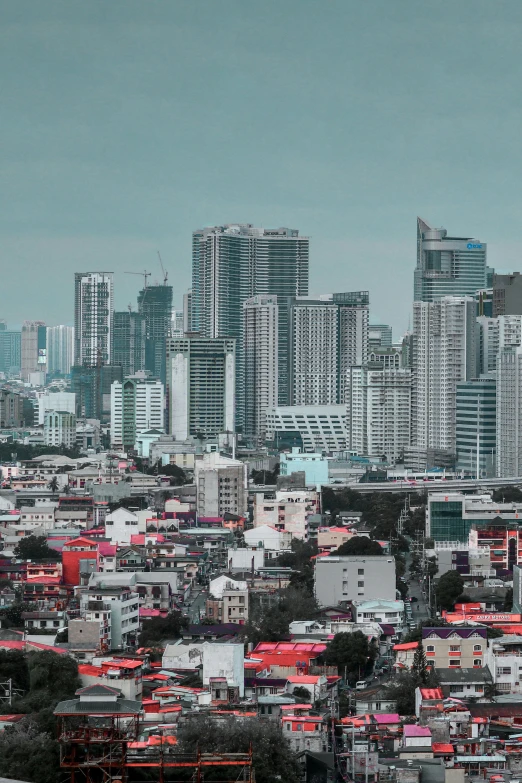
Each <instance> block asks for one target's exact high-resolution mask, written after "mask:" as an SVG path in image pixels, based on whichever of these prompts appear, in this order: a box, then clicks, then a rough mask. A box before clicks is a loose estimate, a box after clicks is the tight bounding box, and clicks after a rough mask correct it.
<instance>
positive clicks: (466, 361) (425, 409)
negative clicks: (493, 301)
mask: <svg viewBox="0 0 522 783" xmlns="http://www.w3.org/2000/svg"><path fill="white" fill-rule="evenodd" d="M476 312H477V302H476V301H475V300H474V299H473V298H472V297H457V296H447V297H444V298H443V299H441V300H439V301H436V302H414V305H413V398H412V416H413V421H412V443H413V445H414V446H417V447H421V448H424V449H440V450H445V451H449V452H452V453H454V452H455V445H456V444H455V414H456V388H457V383H459V382H460V381H467V380H470V379H472V378H476V377H477V372H478V355H477V350H476V349H477V345H476V344H477V323H476Z"/></svg>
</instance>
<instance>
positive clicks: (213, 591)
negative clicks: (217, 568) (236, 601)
mask: <svg viewBox="0 0 522 783" xmlns="http://www.w3.org/2000/svg"><path fill="white" fill-rule="evenodd" d="M227 590H248V584H247V583H246V582H244V581H243V580H241V579H232V578H231V577H230V576H226V574H221V576H217V577H216V578H215V579H211V580H210V582H209V585H208V592H209V593H210V595H212V596H214V598H223V595H224V593H225V592H226V591H227Z"/></svg>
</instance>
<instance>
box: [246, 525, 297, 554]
mask: <svg viewBox="0 0 522 783" xmlns="http://www.w3.org/2000/svg"><path fill="white" fill-rule="evenodd" d="M243 538H244V539H245V544H246V545H247V546H248V547H254V546H255V547H258V548H259V549H263V550H264V553H265V560H271V559H273V558H276V557H279V555H280V554H282V553H283V552H288V551H289V550H290V549H291V545H292V533H290V532H287V531H285V530H278V529H277V528H276V527H273V526H272V525H256V527H254V528H251V529H250V530H245V532H244V533H243Z"/></svg>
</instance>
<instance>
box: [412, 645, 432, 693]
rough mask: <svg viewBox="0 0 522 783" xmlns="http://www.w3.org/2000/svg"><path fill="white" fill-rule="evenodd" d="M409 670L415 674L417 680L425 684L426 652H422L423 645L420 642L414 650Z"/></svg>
mask: <svg viewBox="0 0 522 783" xmlns="http://www.w3.org/2000/svg"><path fill="white" fill-rule="evenodd" d="M411 670H412V672H413V673H414V674H416V675H417V677H418V678H419V680H420V681H421V682H422V683H423V684H425V683H426V682H427V680H428V662H427V660H426V653H425V652H424V646H423V644H422V642H419V646H418V647H417V649H416V650H415V654H414V656H413V665H412V667H411Z"/></svg>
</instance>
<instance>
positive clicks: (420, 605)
mask: <svg viewBox="0 0 522 783" xmlns="http://www.w3.org/2000/svg"><path fill="white" fill-rule="evenodd" d="M410 562H411V555H410V554H409V553H408V554H407V555H406V569H407V579H408V580H409V582H410V585H409V588H408V595H409V596H410V598H416V599H417V601H412V604H411V607H412V611H413V621H414V622H416V623H420V622H421V621H422V620H427V619H428V618H429V617H430V613H429V610H428V605H427V603H426V601H425V600H424V598H423V597H422V588H421V586H420V584H419V580H418V579H417V578H416V577H413V576H411V574H410V573H409V567H410Z"/></svg>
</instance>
